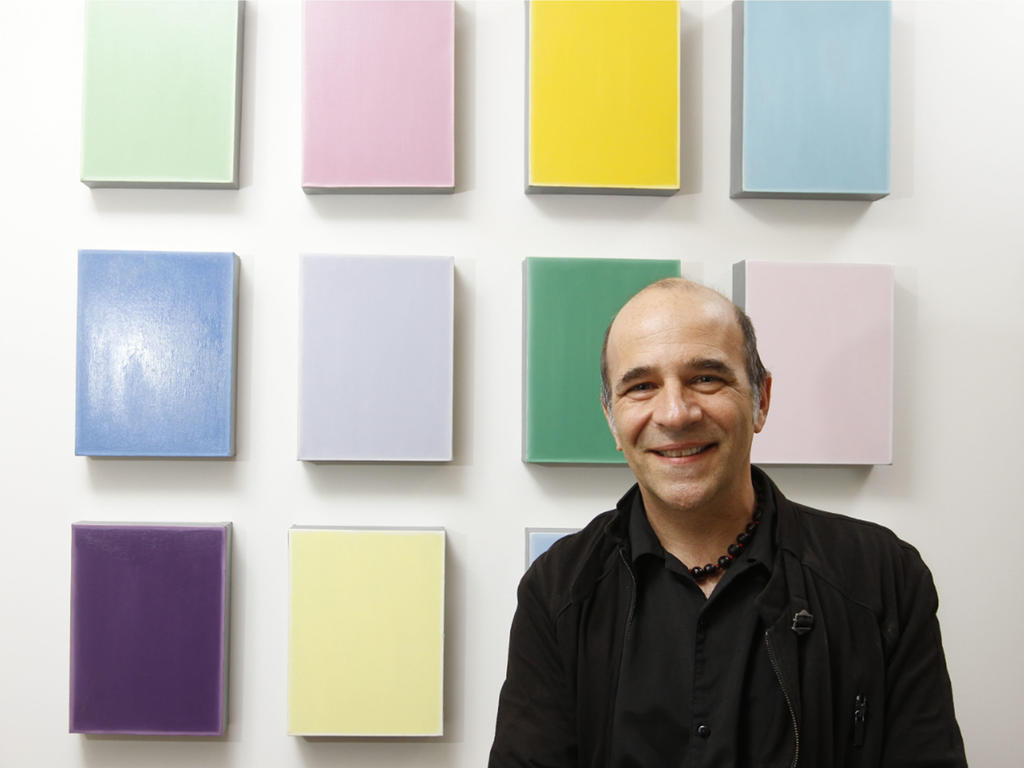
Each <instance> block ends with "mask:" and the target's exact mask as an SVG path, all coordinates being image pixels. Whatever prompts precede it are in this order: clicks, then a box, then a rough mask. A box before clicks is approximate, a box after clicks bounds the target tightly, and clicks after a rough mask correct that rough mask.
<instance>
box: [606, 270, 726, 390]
mask: <svg viewBox="0 0 1024 768" xmlns="http://www.w3.org/2000/svg"><path fill="white" fill-rule="evenodd" d="M695 355H696V356H700V357H716V358H722V359H723V361H725V362H732V363H734V364H736V365H737V366H739V365H740V363H739V361H740V360H742V357H743V333H742V331H741V330H740V328H739V324H738V323H737V322H736V314H735V310H734V309H733V306H732V304H730V303H729V302H728V301H727V300H726V299H724V298H723V297H721V296H719V295H718V294H716V293H713V292H711V291H703V290H686V291H682V290H672V289H652V290H648V291H645V292H643V293H641V294H639V295H637V296H635V297H633V299H631V300H630V301H629V302H628V303H627V304H626V305H625V306H624V307H623V308H622V310H621V311H620V312H619V314H618V316H617V317H616V318H615V321H614V323H613V324H612V329H611V332H610V333H609V335H608V368H609V373H610V374H611V375H612V377H613V378H614V372H615V371H616V369H617V368H619V367H621V366H628V367H632V366H634V365H639V364H643V365H652V364H667V363H675V362H679V361H681V360H684V359H688V358H690V357H693V356H695Z"/></svg>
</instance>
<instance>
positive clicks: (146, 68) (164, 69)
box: [82, 0, 243, 188]
mask: <svg viewBox="0 0 1024 768" xmlns="http://www.w3.org/2000/svg"><path fill="white" fill-rule="evenodd" d="M242 8H243V3H242V2H240V1H239V0H147V2H137V1H136V0H88V2H87V3H86V7H85V82H84V90H83V96H82V106H83V109H82V181H83V182H85V183H86V184H88V185H89V186H91V187H227V188H237V187H238V137H239V124H240V115H241V92H242V26H243V25H242Z"/></svg>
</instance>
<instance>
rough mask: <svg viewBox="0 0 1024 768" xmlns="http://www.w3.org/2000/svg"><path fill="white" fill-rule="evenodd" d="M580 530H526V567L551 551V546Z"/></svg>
mask: <svg viewBox="0 0 1024 768" xmlns="http://www.w3.org/2000/svg"><path fill="white" fill-rule="evenodd" d="M577 530H579V529H578V528H527V529H526V565H527V567H529V566H530V565H532V564H533V561H534V560H536V559H537V558H538V557H540V556H541V555H543V554H544V553H545V552H547V551H548V549H550V547H551V545H552V544H554V543H555V542H556V541H558V540H559V539H560V538H562V537H563V536H568V535H569V534H570V533H575V532H576V531H577Z"/></svg>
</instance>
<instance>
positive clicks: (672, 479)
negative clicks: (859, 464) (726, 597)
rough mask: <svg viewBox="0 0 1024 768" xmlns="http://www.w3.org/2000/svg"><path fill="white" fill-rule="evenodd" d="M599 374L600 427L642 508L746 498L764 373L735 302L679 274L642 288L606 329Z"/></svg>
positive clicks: (761, 418)
mask: <svg viewBox="0 0 1024 768" xmlns="http://www.w3.org/2000/svg"><path fill="white" fill-rule="evenodd" d="M601 378H602V395H601V400H602V405H603V407H604V411H605V415H606V417H607V419H608V425H609V427H610V428H611V431H612V435H613V436H614V437H615V443H616V446H617V447H618V448H619V450H621V451H622V452H623V453H624V454H625V456H626V461H627V462H628V463H629V465H630V467H631V468H632V470H633V472H634V474H636V476H637V480H638V482H639V484H640V488H641V492H642V493H643V496H644V501H645V503H646V504H647V506H648V509H651V508H652V506H660V508H662V509H664V510H666V511H667V510H677V511H678V510H686V509H692V510H696V509H701V508H705V507H709V508H710V507H712V506H715V505H721V504H733V503H737V501H738V498H740V497H742V498H746V495H747V494H749V492H750V444H751V441H752V439H753V436H754V433H755V432H759V431H760V430H761V428H762V427H763V426H764V422H765V417H766V416H767V413H768V403H769V398H770V393H771V376H770V375H769V374H768V372H767V371H766V370H765V369H764V366H763V365H762V364H761V360H760V357H759V356H758V353H757V342H756V338H755V336H754V329H753V326H752V325H751V324H750V320H749V319H748V318H747V317H746V315H745V314H743V312H742V311H741V310H740V309H739V308H738V307H736V306H735V305H733V304H732V303H731V302H729V301H728V300H727V299H725V298H724V297H723V296H721V295H720V294H718V293H716V292H715V291H712V290H710V289H708V288H705V287H704V286H702V285H699V284H697V283H692V282H690V281H687V280H682V279H678V278H673V279H669V280H661V281H659V282H657V283H654V284H652V285H650V286H648V287H646V288H644V289H643V290H642V291H640V292H639V293H638V294H636V295H635V296H634V297H633V298H632V299H630V300H629V301H628V302H627V303H626V304H625V306H623V307H622V309H621V310H619V313H618V314H617V315H616V316H615V319H614V320H613V321H612V323H611V325H610V326H609V327H608V332H607V333H606V335H605V344H604V348H603V349H602V354H601Z"/></svg>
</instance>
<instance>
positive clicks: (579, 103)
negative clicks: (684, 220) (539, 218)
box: [526, 0, 679, 194]
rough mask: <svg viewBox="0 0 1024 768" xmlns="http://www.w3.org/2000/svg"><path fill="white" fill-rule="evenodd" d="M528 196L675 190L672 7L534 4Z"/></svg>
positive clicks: (675, 17)
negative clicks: (547, 193) (556, 193)
mask: <svg viewBox="0 0 1024 768" xmlns="http://www.w3.org/2000/svg"><path fill="white" fill-rule="evenodd" d="M527 56H528V62H529V77H528V85H527V89H528V93H527V101H528V105H527V109H528V128H527V130H528V139H527V140H528V148H527V155H528V157H527V181H526V184H527V191H528V192H567V191H572V192H606V193H630V192H633V193H645V194H671V193H672V192H674V191H676V190H678V189H679V4H678V3H677V2H676V0H671V1H670V2H663V1H661V0H658V1H656V2H655V1H654V0H652V1H650V2H633V0H624V1H623V0H618V1H615V2H612V1H606V0H568V1H564V2H563V1H555V0H532V2H530V4H529V51H528V54H527Z"/></svg>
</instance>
